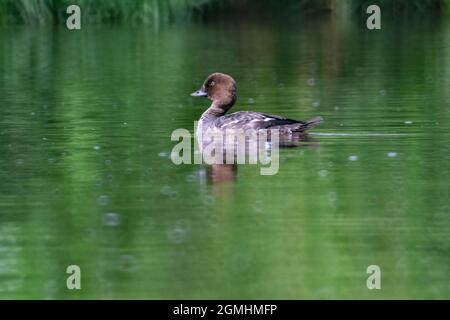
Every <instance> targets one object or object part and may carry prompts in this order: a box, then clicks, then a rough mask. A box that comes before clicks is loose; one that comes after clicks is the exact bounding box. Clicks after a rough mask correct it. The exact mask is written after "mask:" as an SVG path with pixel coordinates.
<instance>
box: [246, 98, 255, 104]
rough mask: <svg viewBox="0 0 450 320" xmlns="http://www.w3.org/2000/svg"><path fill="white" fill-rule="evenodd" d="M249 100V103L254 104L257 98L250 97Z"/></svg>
mask: <svg viewBox="0 0 450 320" xmlns="http://www.w3.org/2000/svg"><path fill="white" fill-rule="evenodd" d="M247 102H248V104H254V103H255V99H253V98H248V100H247Z"/></svg>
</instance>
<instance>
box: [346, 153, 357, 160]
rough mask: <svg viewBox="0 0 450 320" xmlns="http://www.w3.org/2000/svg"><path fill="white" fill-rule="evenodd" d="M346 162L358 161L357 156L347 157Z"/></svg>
mask: <svg viewBox="0 0 450 320" xmlns="http://www.w3.org/2000/svg"><path fill="white" fill-rule="evenodd" d="M348 160H350V161H358V156H357V155H354V154H353V155H351V156H349V157H348Z"/></svg>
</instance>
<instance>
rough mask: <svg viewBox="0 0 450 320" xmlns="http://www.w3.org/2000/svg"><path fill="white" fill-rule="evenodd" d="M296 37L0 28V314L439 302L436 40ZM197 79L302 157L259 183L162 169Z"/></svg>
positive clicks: (202, 170) (405, 28) (345, 27)
mask: <svg viewBox="0 0 450 320" xmlns="http://www.w3.org/2000/svg"><path fill="white" fill-rule="evenodd" d="M314 20H315V21H314V22H313V21H311V22H303V23H296V24H294V23H292V24H289V25H286V26H285V27H274V26H269V25H266V24H265V23H261V24H258V23H256V22H254V23H251V24H248V25H245V24H233V25H231V26H230V25H225V24H217V25H209V26H202V25H198V26H191V27H181V26H180V27H170V28H165V29H162V30H159V32H153V31H151V30H147V29H130V28H127V27H115V28H113V29H111V28H107V27H104V28H94V27H93V28H91V29H89V28H85V29H83V30H82V31H81V32H69V31H67V30H64V29H37V30H32V29H31V28H29V29H26V28H17V29H2V30H1V31H0V38H1V41H0V46H1V50H0V54H1V59H0V75H1V77H0V105H1V108H0V139H1V140H0V141H1V143H0V153H1V158H0V181H1V184H0V298H39V299H41V298H50V299H52V298H63V299H73V298H157V299H160V298H191V299H196V298H263V299H271V298H277V299H283V298H285V299H298V298H450V282H449V281H448V279H449V274H450V268H449V266H450V255H449V250H450V241H449V240H450V238H449V234H450V233H449V232H448V230H449V228H450V218H449V217H450V215H449V213H450V212H449V208H450V204H449V200H448V198H449V185H448V181H449V178H450V177H449V167H448V159H449V155H450V152H449V143H448V141H449V133H450V132H449V126H448V123H449V115H450V113H449V105H450V95H449V91H448V88H449V87H450V80H449V79H450V32H449V30H450V28H449V26H448V24H446V23H443V22H441V21H439V20H438V19H436V20H435V21H415V22H414V23H411V22H410V21H409V24H412V26H409V25H408V24H407V23H406V22H408V21H406V22H405V23H398V24H394V23H390V24H386V25H385V26H384V28H385V29H384V30H383V31H382V32H374V33H371V32H368V31H367V30H365V29H362V28H361V26H360V23H359V22H357V21H346V22H345V23H344V22H342V20H339V19H337V20H336V19H333V18H324V19H316V18H315V19H314ZM213 71H222V72H227V73H230V74H232V75H233V76H234V77H235V78H236V80H237V81H238V90H239V92H238V93H239V101H238V104H237V106H236V107H235V108H234V110H248V109H253V110H257V111H262V112H268V113H274V114H283V115H286V116H288V117H294V118H295V117H297V118H304V119H309V118H311V117H313V116H315V115H317V114H320V115H322V116H323V117H324V119H325V123H324V124H323V125H322V126H320V127H318V128H317V129H315V130H314V131H313V133H314V135H313V138H314V140H315V141H313V142H308V143H305V144H304V146H302V147H300V148H291V149H285V150H282V151H281V154H280V156H281V159H280V171H279V173H278V174H277V175H275V176H260V175H259V168H258V167H256V166H239V167H238V168H237V171H236V172H233V171H232V170H231V171H230V170H226V169H225V170H222V171H219V173H217V172H215V173H216V174H212V173H214V172H213V171H214V170H212V169H211V168H207V167H205V166H196V165H191V166H175V165H173V164H172V163H171V161H170V159H169V157H170V151H171V149H172V147H173V145H174V144H175V143H173V142H171V141H170V134H171V132H172V131H173V130H174V129H176V128H187V129H189V130H191V131H192V130H193V121H194V120H197V119H198V117H199V115H200V114H201V112H202V110H203V109H204V107H205V106H206V105H207V101H206V100H198V99H194V98H191V97H190V96H189V93H190V92H192V91H193V90H194V89H197V87H198V86H199V85H200V84H201V82H202V81H203V79H204V77H205V76H206V75H207V74H209V73H210V72H213ZM234 175H235V177H234V178H233V176H234ZM217 176H219V177H222V178H223V179H217ZM211 177H215V178H211ZM230 177H232V179H231V181H228V182H222V183H220V182H219V181H217V180H230ZM70 264H77V265H79V266H80V267H81V270H82V290H81V291H69V290H67V289H66V277H67V275H66V273H65V270H66V267H67V266H68V265H70ZM371 264H377V265H379V266H380V267H381V269H382V290H380V291H375V290H373V291H369V290H368V289H367V288H366V278H367V274H366V268H367V266H368V265H371Z"/></svg>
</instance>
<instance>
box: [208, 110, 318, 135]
mask: <svg viewBox="0 0 450 320" xmlns="http://www.w3.org/2000/svg"><path fill="white" fill-rule="evenodd" d="M321 120H322V119H321V118H320V117H317V118H314V119H312V120H311V121H302V120H295V119H289V118H285V117H282V116H277V115H271V114H265V113H260V112H254V111H239V112H235V113H232V114H229V115H226V116H223V117H220V118H219V119H217V120H216V122H215V126H216V128H218V129H244V130H247V129H255V130H259V129H269V128H274V129H276V128H286V129H290V130H291V131H303V130H306V129H308V128H310V126H312V125H315V124H317V123H318V122H320V121H321Z"/></svg>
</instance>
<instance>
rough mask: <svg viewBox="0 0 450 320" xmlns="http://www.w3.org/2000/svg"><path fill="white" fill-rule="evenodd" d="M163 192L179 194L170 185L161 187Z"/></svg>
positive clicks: (169, 194)
mask: <svg viewBox="0 0 450 320" xmlns="http://www.w3.org/2000/svg"><path fill="white" fill-rule="evenodd" d="M161 194H163V195H165V196H169V197H175V196H176V195H177V192H176V191H175V190H173V189H172V187H170V186H164V187H162V188H161Z"/></svg>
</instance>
